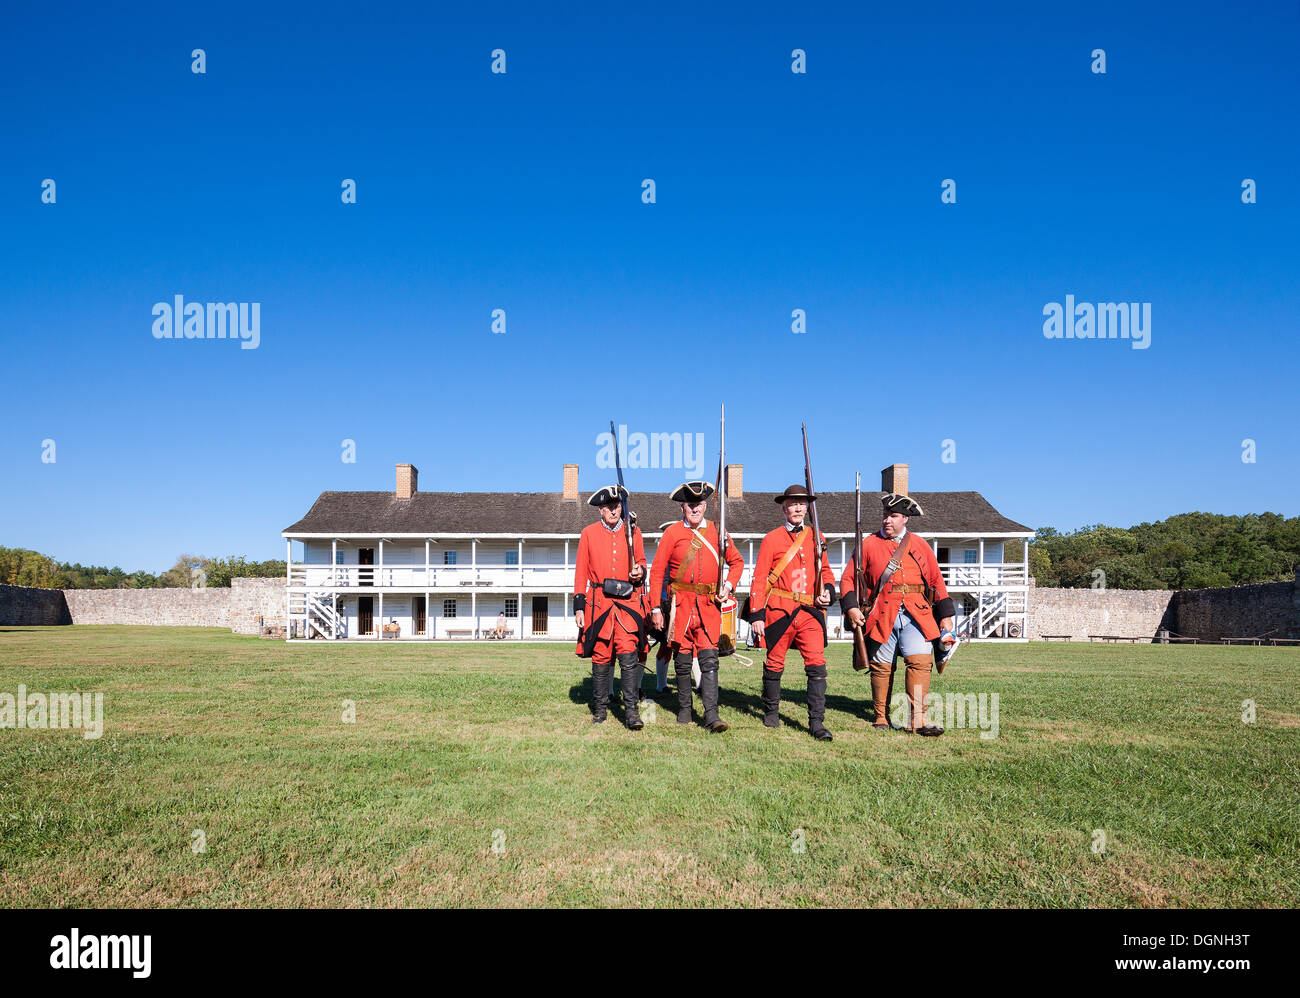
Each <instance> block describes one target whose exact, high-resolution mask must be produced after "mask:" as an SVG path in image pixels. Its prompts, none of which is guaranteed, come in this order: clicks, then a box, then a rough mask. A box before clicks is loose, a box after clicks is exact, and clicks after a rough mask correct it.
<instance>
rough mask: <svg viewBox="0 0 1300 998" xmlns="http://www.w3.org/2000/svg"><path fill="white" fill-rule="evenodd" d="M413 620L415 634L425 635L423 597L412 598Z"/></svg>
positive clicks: (412, 628)
mask: <svg viewBox="0 0 1300 998" xmlns="http://www.w3.org/2000/svg"><path fill="white" fill-rule="evenodd" d="M411 619H412V627H411V630H412V631H413V632H414V633H415V634H423V633H424V625H425V610H424V597H423V596H412V597H411Z"/></svg>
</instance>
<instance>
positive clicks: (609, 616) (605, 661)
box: [573, 485, 646, 731]
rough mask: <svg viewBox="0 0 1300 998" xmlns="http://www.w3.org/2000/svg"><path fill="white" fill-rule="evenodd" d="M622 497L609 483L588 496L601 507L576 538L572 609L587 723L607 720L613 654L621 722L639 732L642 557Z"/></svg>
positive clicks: (617, 487)
mask: <svg viewBox="0 0 1300 998" xmlns="http://www.w3.org/2000/svg"><path fill="white" fill-rule="evenodd" d="M625 498H627V490H626V489H624V488H623V486H621V485H607V486H605V487H604V488H603V489H601V490H600V491H599V492H596V493H595V494H594V495H592V497H591V498H590V499H588V500H587V502H588V503H589V504H590V505H592V506H596V507H598V508H599V509H600V519H599V520H597V521H596V522H595V523H593V524H591V525H590V526H588V527H587V528H586V529H584V530H583V531H582V534H581V535H580V536H579V538H578V560H577V563H576V564H575V566H574V573H573V610H574V616H575V619H576V622H577V625H578V647H577V654H578V655H579V656H580V657H582V658H590V659H591V686H592V718H591V723H592V724H600V723H602V722H603V721H604V720H605V717H606V712H607V707H608V705H609V692H610V687H611V686H612V685H613V681H614V656H616V655H617V656H618V662H619V665H620V666H621V667H622V680H623V723H624V724H626V725H627V726H628V727H629V728H631V729H632V730H633V731H639V730H640V729H641V728H642V727H644V725H643V724H642V722H641V715H640V712H639V711H638V709H637V706H638V701H639V699H640V692H641V672H642V669H643V668H644V666H643V664H642V663H643V662H644V657H643V656H644V654H645V649H646V623H645V607H646V600H645V589H644V586H643V585H642V583H644V581H645V574H646V560H645V545H644V543H643V541H642V540H641V530H640V528H639V527H636V526H633V527H632V551H631V552H629V551H628V547H627V530H626V528H625V527H624V525H623V499H625ZM629 554H630V555H631V557H630V558H629ZM584 625H585V626H584Z"/></svg>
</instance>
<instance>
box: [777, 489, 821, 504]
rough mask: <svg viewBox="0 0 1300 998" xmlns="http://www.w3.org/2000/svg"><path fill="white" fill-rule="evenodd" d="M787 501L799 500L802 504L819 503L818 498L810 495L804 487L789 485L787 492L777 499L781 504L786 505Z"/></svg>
mask: <svg viewBox="0 0 1300 998" xmlns="http://www.w3.org/2000/svg"><path fill="white" fill-rule="evenodd" d="M787 499H798V500H799V501H800V502H816V501H817V497H816V496H815V495H810V494H809V492H808V490H807V489H806V488H804V487H803V486H802V485H787V486H786V487H785V491H784V492H782V493H781V494H780V495H779V496H777V497H776V501H777V502H779V503H784V502H785V501H786V500H787Z"/></svg>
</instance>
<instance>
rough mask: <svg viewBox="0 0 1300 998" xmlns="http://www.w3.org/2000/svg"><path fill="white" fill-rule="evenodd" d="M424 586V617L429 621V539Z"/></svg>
mask: <svg viewBox="0 0 1300 998" xmlns="http://www.w3.org/2000/svg"><path fill="white" fill-rule="evenodd" d="M424 586H425V593H424V596H425V607H424V616H425V618H426V619H427V618H428V616H429V607H428V602H429V599H428V597H429V592H428V587H429V538H427V537H426V538H425V539H424ZM425 634H426V635H427V634H428V627H427V626H426V628H425Z"/></svg>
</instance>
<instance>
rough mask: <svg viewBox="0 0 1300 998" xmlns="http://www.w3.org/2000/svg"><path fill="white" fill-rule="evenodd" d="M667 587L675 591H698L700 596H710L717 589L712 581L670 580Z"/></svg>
mask: <svg viewBox="0 0 1300 998" xmlns="http://www.w3.org/2000/svg"><path fill="white" fill-rule="evenodd" d="M668 588H669V589H671V590H672V591H673V592H675V593H698V594H699V595H701V596H712V595H713V594H714V593H716V592H717V591H718V586H717V583H714V582H670V583H668Z"/></svg>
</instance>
